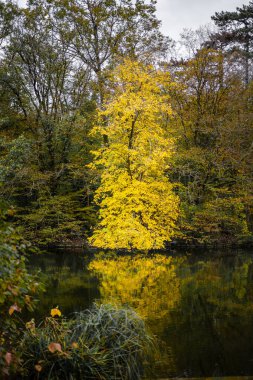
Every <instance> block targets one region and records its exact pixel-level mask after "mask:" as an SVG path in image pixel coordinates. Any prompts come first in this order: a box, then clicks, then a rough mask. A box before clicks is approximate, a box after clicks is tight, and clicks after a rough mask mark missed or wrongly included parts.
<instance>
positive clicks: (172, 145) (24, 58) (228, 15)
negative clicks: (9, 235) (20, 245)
mask: <svg viewBox="0 0 253 380" xmlns="http://www.w3.org/2000/svg"><path fill="white" fill-rule="evenodd" d="M155 3H156V2H155V1H154V0H150V1H144V0H137V1H133V0H121V1H116V0H106V1H99V0H60V1H59V0H29V1H27V5H26V6H25V7H24V8H22V7H20V6H18V5H17V4H16V3H15V2H14V1H11V0H9V1H5V2H2V1H1V2H0V52H1V54H0V94H1V96H0V192H1V202H2V204H1V208H2V217H3V216H4V218H5V221H7V222H9V223H11V224H12V226H14V227H15V228H17V229H18V230H19V231H20V232H21V233H22V235H23V236H24V237H25V238H26V239H27V240H29V241H31V242H33V243H35V244H39V245H82V244H84V243H85V242H89V243H90V244H92V245H94V246H97V247H104V248H107V247H108V248H116V249H118V248H128V249H130V248H138V249H152V248H162V247H163V246H164V244H165V243H166V242H169V241H176V242H179V243H184V244H223V245H228V244H252V241H253V239H252V236H253V235H252V233H253V193H252V183H253V173H252V165H253V97H252V94H253V82H252V58H253V2H252V1H250V2H249V4H248V5H244V6H242V7H241V8H237V9H236V10H235V11H234V12H226V11H224V12H220V13H216V14H215V15H214V16H213V17H212V19H213V21H214V23H215V28H213V29H211V28H210V29H208V28H202V29H200V30H197V31H195V32H194V31H185V32H184V33H183V35H182V39H181V41H180V42H174V41H172V40H170V39H169V38H167V37H165V36H163V35H162V34H161V32H160V31H159V27H160V22H159V20H158V19H157V17H156V4H155ZM179 46H180V52H179V49H178V47H179Z"/></svg>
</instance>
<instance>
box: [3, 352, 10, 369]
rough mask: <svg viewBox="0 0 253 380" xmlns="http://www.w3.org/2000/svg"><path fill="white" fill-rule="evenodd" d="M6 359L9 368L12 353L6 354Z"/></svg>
mask: <svg viewBox="0 0 253 380" xmlns="http://www.w3.org/2000/svg"><path fill="white" fill-rule="evenodd" d="M4 358H5V361H6V364H7V365H8V366H9V365H10V364H11V362H12V354H11V353H10V352H6V354H5V357H4Z"/></svg>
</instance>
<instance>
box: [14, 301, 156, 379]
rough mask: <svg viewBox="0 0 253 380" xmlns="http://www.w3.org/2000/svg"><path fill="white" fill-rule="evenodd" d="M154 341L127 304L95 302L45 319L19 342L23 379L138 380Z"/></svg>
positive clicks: (142, 372)
mask: <svg viewBox="0 0 253 380" xmlns="http://www.w3.org/2000/svg"><path fill="white" fill-rule="evenodd" d="M152 345H153V342H152V338H151V337H150V336H149V334H148V333H147V331H146V329H145V326H144V323H143V321H142V320H141V319H140V317H139V316H138V315H137V314H136V313H135V312H134V311H133V310H131V309H126V308H124V309H122V308H116V307H115V306H111V305H101V306H97V305H94V306H93V308H92V309H91V310H90V311H86V312H80V313H77V314H76V315H75V318H73V319H72V320H69V321H67V320H64V319H58V320H57V319H55V318H47V319H46V320H45V322H44V323H43V325H41V326H39V327H38V328H35V329H29V331H27V332H26V333H25V335H24V339H23V341H22V343H21V348H20V349H21V352H22V360H23V374H22V376H23V378H26V379H38V378H39V379H48V380H50V379H51V380H55V379H59V380H60V379H61V380H63V379H77V380H78V379H101V380H102V379H103V380H138V379H140V378H141V376H142V375H143V374H144V362H145V361H146V360H147V359H148V357H149V356H150V352H151V349H150V348H151V347H152Z"/></svg>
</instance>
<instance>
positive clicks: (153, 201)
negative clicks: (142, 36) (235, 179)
mask: <svg viewBox="0 0 253 380" xmlns="http://www.w3.org/2000/svg"><path fill="white" fill-rule="evenodd" d="M111 82H112V88H113V91H111V94H112V95H111V96H109V97H108V99H107V102H106V103H105V107H104V109H103V110H101V111H100V113H99V119H98V126H96V127H95V128H94V130H93V133H97V134H99V135H100V136H106V137H107V140H108V141H109V144H108V145H105V146H103V147H102V148H101V149H99V150H98V151H96V152H94V154H95V157H96V160H95V166H97V167H99V168H102V173H101V184H100V187H99V188H98V190H97V192H96V197H95V200H96V203H97V204H98V205H99V207H100V211H99V217H100V222H99V224H98V226H97V228H96V229H95V231H94V233H93V236H92V237H91V239H90V243H91V244H92V245H94V246H96V247H103V248H111V249H120V248H126V249H140V250H149V249H152V248H154V249H159V248H163V247H164V244H165V242H166V241H170V240H171V237H172V236H173V233H174V229H175V221H176V219H177V215H178V197H177V196H176V195H175V194H174V192H173V186H172V184H171V183H170V182H169V180H168V178H167V177H166V175H165V172H166V170H168V168H169V164H170V159H171V156H172V154H173V147H174V141H173V138H172V135H171V131H170V127H169V119H170V118H171V115H172V110H171V107H170V97H169V89H170V87H171V86H172V85H173V84H172V82H171V79H170V76H169V74H168V73H165V72H162V71H158V70H155V69H154V68H153V67H152V66H147V65H144V64H141V63H138V62H134V61H131V60H125V61H124V63H123V64H121V65H120V66H118V67H117V68H116V69H115V70H114V72H113V74H112V76H111Z"/></svg>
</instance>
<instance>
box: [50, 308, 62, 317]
mask: <svg viewBox="0 0 253 380" xmlns="http://www.w3.org/2000/svg"><path fill="white" fill-rule="evenodd" d="M60 316H61V311H60V310H59V309H58V307H56V308H54V309H51V317H60Z"/></svg>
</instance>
